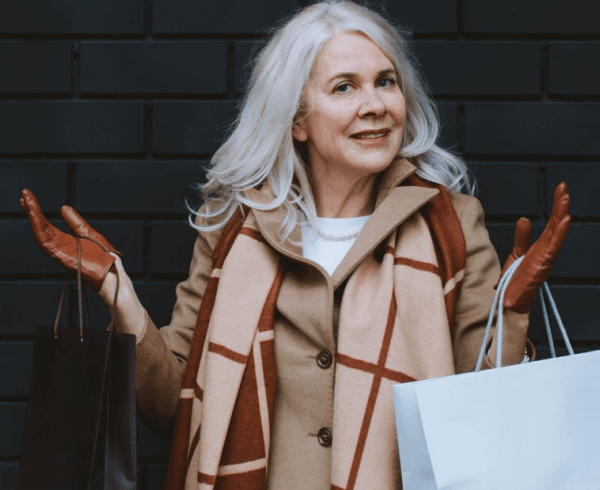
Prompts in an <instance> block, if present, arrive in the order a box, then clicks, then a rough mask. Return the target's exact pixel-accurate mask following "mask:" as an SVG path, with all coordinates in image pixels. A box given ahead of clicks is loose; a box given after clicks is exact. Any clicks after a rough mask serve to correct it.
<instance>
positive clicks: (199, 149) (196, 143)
mask: <svg viewBox="0 0 600 490" xmlns="http://www.w3.org/2000/svg"><path fill="white" fill-rule="evenodd" d="M235 116H236V103H235V102H233V101H196V102H188V101H185V102H184V101H174V102H155V103H154V125H153V141H152V145H153V151H154V152H155V153H158V154H191V155H197V154H210V153H214V152H215V151H216V150H217V148H218V147H219V145H220V144H221V143H222V141H223V138H224V135H225V134H226V131H227V128H228V125H229V124H230V123H231V122H232V121H233V120H234V118H235Z"/></svg>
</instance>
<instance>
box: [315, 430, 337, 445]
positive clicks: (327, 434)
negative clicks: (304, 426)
mask: <svg viewBox="0 0 600 490" xmlns="http://www.w3.org/2000/svg"><path fill="white" fill-rule="evenodd" d="M317 436H318V438H319V444H320V445H321V446H325V447H329V446H331V442H332V441H333V431H332V430H331V429H330V428H329V427H323V428H322V429H321V430H320V431H319V433H318V434H317Z"/></svg>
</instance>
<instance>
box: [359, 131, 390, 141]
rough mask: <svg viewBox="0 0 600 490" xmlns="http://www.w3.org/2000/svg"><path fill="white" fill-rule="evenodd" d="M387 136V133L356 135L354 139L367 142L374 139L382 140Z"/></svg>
mask: <svg viewBox="0 0 600 490" xmlns="http://www.w3.org/2000/svg"><path fill="white" fill-rule="evenodd" d="M386 134H387V133H375V134H356V135H353V136H352V138H355V139H358V140H366V139H373V138H382V137H383V136H385V135H386Z"/></svg>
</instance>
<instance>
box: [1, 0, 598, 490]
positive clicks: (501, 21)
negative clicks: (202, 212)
mask: <svg viewBox="0 0 600 490" xmlns="http://www.w3.org/2000/svg"><path fill="white" fill-rule="evenodd" d="M300 3H301V0H249V1H242V0H225V1H224V2H214V1H207V0H144V1H141V0H88V1H86V2H80V1H76V0H56V1H53V2H44V1H41V0H3V1H2V2H0V177H1V179H0V181H1V182H2V192H1V193H0V489H2V490H3V489H11V490H12V489H14V488H16V472H17V468H18V460H19V454H20V445H21V434H22V430H23V421H24V416H25V406H26V401H27V394H28V385H29V369H30V368H29V366H30V364H31V356H32V347H33V332H34V331H35V327H36V325H38V324H48V323H50V322H51V321H52V318H53V316H54V311H55V310H54V309H55V306H56V303H57V300H58V295H59V290H60V282H61V279H62V271H61V269H60V268H59V267H58V266H56V265H55V264H54V263H53V262H52V261H51V260H50V259H48V258H47V257H46V256H45V255H43V254H42V253H41V252H40V251H39V250H38V249H37V246H36V245H35V243H34V241H33V239H32V237H31V233H30V230H29V225H28V223H27V221H26V220H25V219H24V216H23V215H22V213H21V210H20V208H19V205H18V197H19V192H20V190H21V189H22V188H23V187H29V188H30V189H32V190H33V191H34V192H35V193H36V194H37V196H38V197H39V199H40V202H41V204H42V206H43V208H44V210H45V211H47V213H48V216H49V217H50V218H51V220H53V222H55V223H57V224H58V225H59V226H60V221H61V220H60V219H59V214H58V212H59V209H60V206H61V205H62V204H63V203H69V204H72V205H74V206H75V207H76V208H77V209H78V210H79V211H81V212H82V213H83V214H84V215H85V216H86V217H87V218H89V220H90V221H91V222H92V224H93V225H94V226H96V227H97V228H98V229H99V230H100V231H101V232H103V233H105V234H106V236H107V237H109V238H110V240H111V241H112V242H113V243H114V245H115V246H116V247H117V248H118V249H120V250H121V251H123V252H124V253H125V255H126V262H125V265H126V267H127V270H128V272H129V273H130V275H131V277H132V278H133V280H134V283H135V286H136V289H137V291H138V293H139V296H140V298H141V299H142V302H143V303H144V305H145V306H146V307H147V308H148V310H149V311H150V313H151V315H152V317H153V318H154V319H155V320H156V323H158V324H166V323H168V322H169V318H170V311H171V308H172V306H173V303H174V286H175V284H176V283H177V282H178V281H179V280H181V279H183V278H184V277H185V274H186V270H187V267H188V264H189V260H190V256H191V247H192V243H193V240H194V232H193V231H192V230H191V228H189V227H188V226H187V225H186V210H185V206H184V201H185V199H186V198H190V199H191V202H192V203H193V202H197V201H194V191H193V190H192V189H191V188H190V185H191V184H192V183H194V182H200V181H202V180H203V178H204V177H203V170H202V165H203V163H204V162H206V160H207V159H208V158H210V155H211V154H212V152H214V150H215V149H216V148H217V147H218V143H219V139H220V137H221V135H222V132H223V129H224V128H225V126H226V124H227V123H228V121H230V120H231V118H232V116H233V115H234V114H235V107H236V99H237V98H238V97H239V95H240V93H241V92H242V91H243V80H244V73H245V72H244V65H245V63H246V61H247V59H248V57H249V55H250V53H251V50H252V47H253V46H254V45H255V42H256V41H257V40H259V39H261V38H262V37H263V36H264V34H265V32H266V29H267V28H268V27H269V26H271V25H273V23H274V22H275V21H276V20H277V19H279V18H280V17H281V16H283V15H285V14H287V13H289V12H290V11H292V10H293V9H294V8H296V7H297V6H298V5H299V4H300ZM377 3H382V2H381V1H380V2H377ZM387 9H388V12H389V13H390V15H392V16H393V17H395V18H396V19H398V20H399V21H401V22H403V23H404V24H406V25H407V26H408V27H409V28H410V29H412V30H413V32H414V39H415V41H416V48H417V51H418V55H419V58H420V60H421V63H422V67H423V70H424V72H425V74H426V77H427V79H428V80H429V83H430V86H431V88H432V90H433V92H434V94H435V96H436V98H437V99H438V100H439V101H440V102H441V113H442V116H443V123H444V131H443V139H444V142H445V143H446V144H447V145H449V146H451V147H453V148H454V149H455V150H456V151H458V152H459V153H461V154H462V155H464V157H465V158H466V159H467V161H468V162H469V165H470V168H471V169H472V171H473V173H474V175H475V176H476V177H477V180H478V184H479V191H478V192H479V194H478V195H479V197H480V199H481V200H482V202H483V205H484V208H485V210H486V213H487V222H488V227H489V230H490V234H491V237H492V241H493V242H494V244H495V245H496V247H497V250H498V252H499V254H500V256H501V258H504V257H505V256H506V254H507V253H508V252H509V250H510V248H511V242H512V228H513V223H514V222H515V221H516V219H517V218H518V217H520V216H528V217H530V218H531V219H532V220H533V222H534V224H535V227H534V231H535V232H537V233H539V231H540V230H541V229H542V228H543V225H544V223H545V221H546V219H547V217H548V214H549V210H550V205H551V196H552V192H553V189H554V187H555V186H556V185H557V183H558V182H560V181H561V180H566V181H567V182H568V183H569V185H570V190H571V193H572V207H571V210H572V215H573V226H572V229H571V233H570V237H569V239H568V241H567V243H566V245H565V247H564V250H563V252H562V255H561V257H560V258H559V260H558V261H557V263H556V266H555V268H554V274H553V279H552V283H553V284H554V288H553V289H554V291H555V293H556V294H555V296H556V299H557V301H558V303H559V308H560V309H561V311H562V312H563V315H564V318H565V319H566V320H567V324H568V327H569V328H570V331H571V336H572V340H573V341H574V344H575V345H576V347H577V350H579V351H585V350H589V349H595V348H598V346H599V344H600V329H598V328H597V327H595V326H594V324H595V323H594V321H595V317H596V315H594V310H593V305H594V304H595V301H597V300H598V297H599V294H600V282H599V278H600V258H599V257H600V255H599V254H597V253H596V250H595V247H594V245H593V244H594V243H599V242H600V219H599V217H600V200H599V199H597V198H596V197H595V193H594V189H595V185H596V180H595V177H598V178H599V180H600V138H598V137H597V134H599V133H600V131H599V130H600V117H599V115H600V68H599V66H600V64H599V63H598V59H599V58H600V24H599V23H598V22H597V19H598V15H599V14H600V4H599V3H597V2H594V1H593V0H528V1H526V2H525V1H522V0H419V1H412V2H408V1H404V0H393V1H392V0H388V2H387ZM72 294H73V291H71V296H72ZM90 301H91V308H92V312H93V317H94V318H95V319H96V325H95V328H103V327H104V326H105V325H106V323H107V316H106V312H105V309H104V307H103V305H102V304H101V302H100V300H98V299H97V298H95V297H91V299H90ZM72 304H73V302H71V305H72ZM71 305H70V306H71ZM538 315H539V312H538V311H537V309H536V310H535V311H534V314H533V315H532V323H533V326H532V330H531V332H532V336H533V337H534V339H535V341H536V343H537V345H538V347H539V351H540V354H541V355H542V356H547V355H548V354H547V349H546V348H545V347H544V346H545V342H544V341H543V340H542V339H541V334H540V322H539V317H538ZM69 318H70V320H71V321H72V320H73V318H74V315H73V311H72V308H68V311H67V312H66V315H65V319H64V322H63V323H64V324H66V323H68V320H69ZM138 443H139V445H138V450H139V470H140V472H139V478H140V487H139V488H140V490H150V489H159V488H160V484H161V481H162V478H163V475H164V465H165V462H166V457H167V455H168V447H169V441H165V440H162V439H160V438H158V437H157V436H155V435H154V434H152V433H151V432H150V431H149V430H148V428H147V427H146V426H145V425H144V424H143V422H141V421H140V422H139V436H138Z"/></svg>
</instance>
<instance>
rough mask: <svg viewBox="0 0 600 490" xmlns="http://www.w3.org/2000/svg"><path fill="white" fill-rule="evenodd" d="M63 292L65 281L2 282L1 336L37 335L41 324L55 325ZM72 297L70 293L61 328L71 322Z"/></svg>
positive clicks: (0, 307)
mask: <svg viewBox="0 0 600 490" xmlns="http://www.w3.org/2000/svg"><path fill="white" fill-rule="evenodd" d="M38 253H39V254H40V255H42V256H43V254H42V253H41V252H38ZM48 260H49V261H51V259H50V258H49V257H48ZM61 291H62V282H61V281H55V282H37V281H36V282H24V281H19V282H13V281H10V282H8V281H4V282H0V335H9V334H10V335H34V334H35V331H36V328H37V326H38V325H54V319H55V317H56V312H57V309H58V303H59V301H60V295H61ZM69 299H70V297H69V295H67V298H66V299H65V304H64V305H63V312H62V315H61V318H60V323H59V325H60V326H61V327H66V326H67V325H68V323H69V308H70V306H69Z"/></svg>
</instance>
